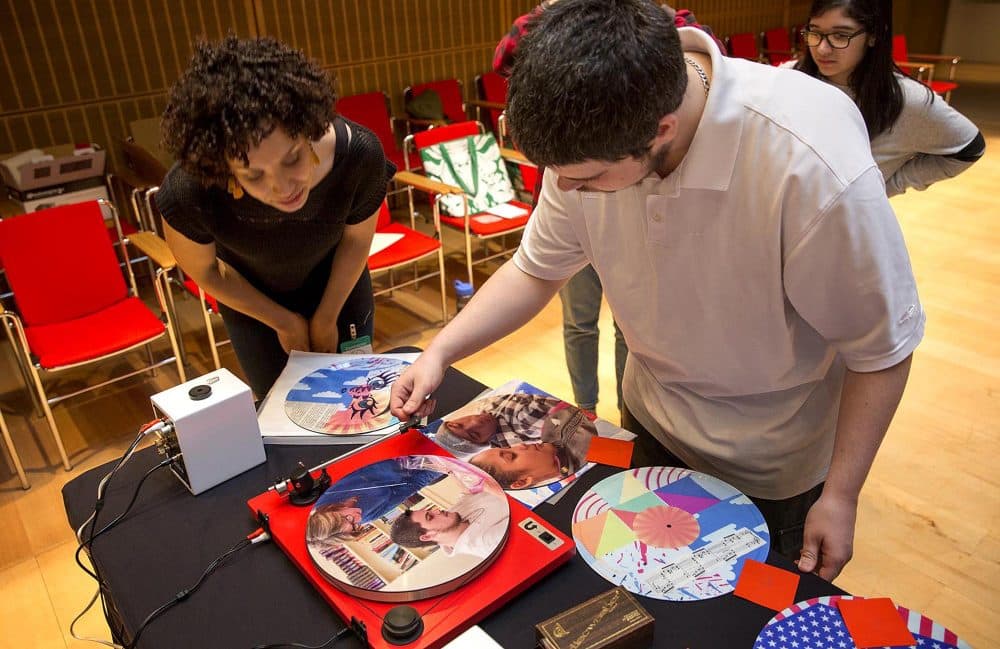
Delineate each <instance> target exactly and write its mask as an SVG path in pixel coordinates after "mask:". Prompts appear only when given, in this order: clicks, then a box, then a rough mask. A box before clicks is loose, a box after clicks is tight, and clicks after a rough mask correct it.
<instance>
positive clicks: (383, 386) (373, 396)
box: [285, 356, 409, 435]
mask: <svg viewBox="0 0 1000 649" xmlns="http://www.w3.org/2000/svg"><path fill="white" fill-rule="evenodd" d="M407 365H409V363H408V362H406V361H403V360H400V359H398V358H385V357H380V356H359V357H357V358H352V359H350V360H348V361H345V362H342V363H337V364H335V365H332V366H330V367H326V368H322V369H318V370H316V371H314V372H310V373H309V374H307V375H306V376H304V377H302V379H300V380H299V382H298V383H296V384H295V385H294V386H293V387H292V388H291V389H290V390H289V391H288V396H287V397H286V398H285V413H286V414H287V415H288V418H289V419H291V420H292V421H293V422H294V423H295V424H296V425H298V426H301V427H302V428H305V429H306V430H311V431H313V432H316V433H326V434H328V435H363V434H365V433H376V432H378V431H380V430H384V429H387V428H390V427H391V426H395V425H397V424H399V420H398V419H396V418H395V417H393V416H392V414H391V413H390V412H389V389H390V387H391V386H392V384H393V383H394V382H395V381H396V379H397V378H399V375H400V374H402V372H403V370H404V369H406V366H407Z"/></svg>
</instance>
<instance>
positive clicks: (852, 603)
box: [837, 597, 917, 649]
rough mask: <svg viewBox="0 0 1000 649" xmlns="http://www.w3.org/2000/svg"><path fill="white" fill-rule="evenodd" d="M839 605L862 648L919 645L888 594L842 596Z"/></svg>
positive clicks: (849, 629)
mask: <svg viewBox="0 0 1000 649" xmlns="http://www.w3.org/2000/svg"><path fill="white" fill-rule="evenodd" d="M837 607H838V608H840V615H841V617H843V618H844V624H846V625H847V631H848V633H850V634H851V638H852V639H853V640H854V644H856V645H857V646H858V649H866V648H867V647H908V646H910V645H914V644H917V641H916V640H915V639H914V638H913V634H912V633H910V631H909V629H907V628H906V622H904V621H903V616H902V615H900V614H899V610H898V609H896V605H895V604H893V603H892V600H891V599H889V598H888V597H873V598H871V599H860V598H855V599H840V600H837Z"/></svg>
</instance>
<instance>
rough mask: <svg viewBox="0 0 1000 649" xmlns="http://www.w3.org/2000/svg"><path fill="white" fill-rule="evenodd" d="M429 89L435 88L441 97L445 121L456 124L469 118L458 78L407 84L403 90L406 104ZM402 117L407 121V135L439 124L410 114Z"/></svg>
mask: <svg viewBox="0 0 1000 649" xmlns="http://www.w3.org/2000/svg"><path fill="white" fill-rule="evenodd" d="M428 90H433V91H434V92H436V93H437V94H438V97H440V98H441V108H442V110H443V111H444V117H445V121H447V122H450V123H452V124H454V123H457V122H464V121H466V120H467V119H469V117H468V114H467V113H466V112H465V92H464V91H463V90H462V82H461V81H459V80H458V79H442V80H440V81H428V82H427V83H418V84H415V85H413V86H407V87H406V88H405V89H404V90H403V103H404V105H405V104H408V103H409V102H410V100H411V99H414V98H416V97H419V96H420V95H421V94H423V93H424V92H426V91H428ZM400 119H402V120H403V121H405V122H406V133H407V135H409V134H410V133H414V132H416V131H418V130H421V129H426V128H428V127H432V126H437V124H436V123H435V122H434V121H433V120H426V119H416V118H413V117H409V116H407V117H401V118H400Z"/></svg>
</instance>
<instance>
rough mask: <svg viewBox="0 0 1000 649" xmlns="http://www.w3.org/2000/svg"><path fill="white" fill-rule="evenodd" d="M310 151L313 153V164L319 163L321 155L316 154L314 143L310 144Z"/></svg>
mask: <svg viewBox="0 0 1000 649" xmlns="http://www.w3.org/2000/svg"><path fill="white" fill-rule="evenodd" d="M309 153H311V154H312V161H313V164H314V165H319V156H318V155H316V149H314V148H313V145H312V144H310V145H309Z"/></svg>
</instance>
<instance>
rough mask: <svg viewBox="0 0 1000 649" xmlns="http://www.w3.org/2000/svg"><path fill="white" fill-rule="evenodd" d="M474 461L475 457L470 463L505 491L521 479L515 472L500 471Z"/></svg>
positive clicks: (490, 465)
mask: <svg viewBox="0 0 1000 649" xmlns="http://www.w3.org/2000/svg"><path fill="white" fill-rule="evenodd" d="M474 460H475V457H474V456H473V457H472V458H471V459H470V460H469V463H470V464H472V465H473V466H475V467H477V468H479V469H481V470H482V471H484V472H485V473H487V474H488V475H489V476H490V477H491V478H493V479H494V480H496V481H497V482H498V483H499V484H500V486H501V487H503V488H504V489H510V486H511V485H512V484H514V482H515V481H517V480H518V479H519V478H520V477H521V476H520V475H518V474H517V473H515V472H513V471H504V470H503V469H500V468H498V467H496V466H494V465H492V464H486V463H485V462H481V463H476V462H475V461H474Z"/></svg>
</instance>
